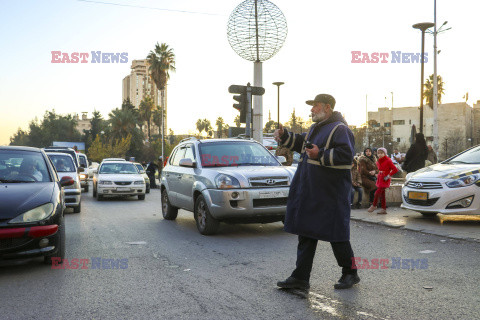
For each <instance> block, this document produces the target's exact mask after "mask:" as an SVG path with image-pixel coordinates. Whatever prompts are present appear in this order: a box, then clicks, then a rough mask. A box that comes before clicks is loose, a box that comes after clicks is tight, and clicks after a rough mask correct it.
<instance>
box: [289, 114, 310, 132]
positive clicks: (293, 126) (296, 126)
mask: <svg viewBox="0 0 480 320" xmlns="http://www.w3.org/2000/svg"><path fill="white" fill-rule="evenodd" d="M303 123H305V121H303V120H302V118H300V117H297V116H296V115H295V109H293V112H292V114H291V116H290V120H289V121H288V122H287V123H285V125H286V126H287V127H289V128H290V130H291V131H292V132H294V133H301V132H302V131H303V126H302V124H303Z"/></svg>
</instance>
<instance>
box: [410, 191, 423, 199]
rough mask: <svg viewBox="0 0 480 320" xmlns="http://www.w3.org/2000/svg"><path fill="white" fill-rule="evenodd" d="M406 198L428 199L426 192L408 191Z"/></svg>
mask: <svg viewBox="0 0 480 320" xmlns="http://www.w3.org/2000/svg"><path fill="white" fill-rule="evenodd" d="M408 199H414V200H427V199H428V193H426V192H409V193H408Z"/></svg>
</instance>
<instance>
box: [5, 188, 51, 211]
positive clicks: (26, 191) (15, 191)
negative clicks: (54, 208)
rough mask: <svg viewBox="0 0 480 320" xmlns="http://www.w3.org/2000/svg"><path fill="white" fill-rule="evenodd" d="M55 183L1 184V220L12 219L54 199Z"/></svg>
mask: <svg viewBox="0 0 480 320" xmlns="http://www.w3.org/2000/svg"><path fill="white" fill-rule="evenodd" d="M54 186H55V183H54V182H41V183H5V184H0V219H11V218H14V217H16V216H18V215H19V214H21V213H24V212H26V211H28V210H30V209H33V208H36V207H38V206H40V205H42V204H45V203H48V202H50V201H51V199H52V194H53V189H54Z"/></svg>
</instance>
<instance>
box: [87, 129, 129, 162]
mask: <svg viewBox="0 0 480 320" xmlns="http://www.w3.org/2000/svg"><path fill="white" fill-rule="evenodd" d="M131 140H132V136H131V135H127V136H126V137H125V138H120V139H112V140H110V141H109V142H106V143H103V142H102V140H101V138H100V135H97V136H96V138H95V140H94V141H93V143H92V146H91V147H90V148H89V149H88V157H89V158H90V159H91V160H92V161H96V162H101V161H102V159H105V158H110V157H115V158H125V157H126V155H127V152H128V150H129V149H130V143H131Z"/></svg>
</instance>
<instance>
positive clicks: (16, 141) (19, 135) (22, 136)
mask: <svg viewBox="0 0 480 320" xmlns="http://www.w3.org/2000/svg"><path fill="white" fill-rule="evenodd" d="M10 145H11V146H29V145H30V137H29V135H28V132H26V131H23V130H22V129H20V128H18V130H17V132H16V133H15V134H14V135H13V136H12V137H10Z"/></svg>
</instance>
